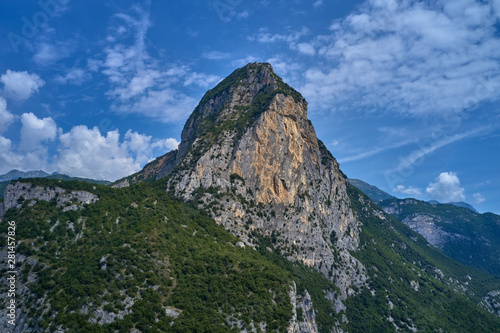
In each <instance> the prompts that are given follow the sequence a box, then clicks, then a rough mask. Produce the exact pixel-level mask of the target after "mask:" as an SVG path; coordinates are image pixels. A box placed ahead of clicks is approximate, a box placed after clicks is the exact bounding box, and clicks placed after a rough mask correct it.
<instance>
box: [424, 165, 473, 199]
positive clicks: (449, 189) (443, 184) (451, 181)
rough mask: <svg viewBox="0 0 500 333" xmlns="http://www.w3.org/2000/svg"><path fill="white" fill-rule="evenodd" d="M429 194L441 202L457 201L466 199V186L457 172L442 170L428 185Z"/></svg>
mask: <svg viewBox="0 0 500 333" xmlns="http://www.w3.org/2000/svg"><path fill="white" fill-rule="evenodd" d="M425 191H426V192H427V194H428V195H429V196H430V197H431V198H432V199H436V200H438V201H440V202H455V201H463V200H465V194H464V188H462V187H461V186H460V179H459V178H458V176H457V174H456V173H455V172H442V173H441V174H440V175H439V176H438V177H437V178H436V180H435V182H433V183H430V184H429V186H427V188H426V190H425Z"/></svg>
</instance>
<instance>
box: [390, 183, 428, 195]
mask: <svg viewBox="0 0 500 333" xmlns="http://www.w3.org/2000/svg"><path fill="white" fill-rule="evenodd" d="M394 191H395V192H400V193H403V194H408V195H411V196H412V197H418V196H421V195H422V190H421V189H420V188H418V187H413V186H408V187H405V186H404V185H398V186H397V187H396V188H395V189H394Z"/></svg>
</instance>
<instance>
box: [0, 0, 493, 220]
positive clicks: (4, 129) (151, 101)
mask: <svg viewBox="0 0 500 333" xmlns="http://www.w3.org/2000/svg"><path fill="white" fill-rule="evenodd" d="M499 28H500V0H491V1H473V0H455V1H423V2H419V1H407V0H402V1H392V0H369V1H352V2H349V3H346V2H341V1H326V0H323V1H322V0H318V1H300V0H296V1H269V0H267V1H266V0H264V1H242V0H215V1H182V2H181V1H178V2H175V3H174V2H172V1H170V2H167V1H126V0H124V1H113V0H110V1H106V0H103V1H85V2H83V1H73V0H71V1H69V0H41V1H26V0H23V1H8V2H7V1H3V2H2V3H1V4H0V173H5V172H7V171H9V170H11V169H14V168H16V169H20V170H33V169H43V170H45V171H47V172H54V171H57V172H60V173H65V174H69V175H72V176H82V177H91V178H98V179H108V180H115V179H117V178H120V177H123V176H126V175H128V174H131V173H133V172H135V171H138V170H140V169H141V168H142V166H143V165H144V164H145V163H147V162H148V161H150V160H151V159H153V158H154V157H157V156H160V155H162V154H164V153H165V152H167V151H168V150H171V149H174V148H175V147H176V145H177V144H178V141H179V140H180V131H181V130H182V127H183V125H184V122H185V121H186V119H187V117H188V116H189V114H190V113H191V111H192V110H193V109H194V107H195V106H196V104H197V102H198V101H199V100H200V98H201V97H202V96H203V94H204V92H205V91H206V90H208V89H209V88H211V87H213V86H214V85H215V84H217V82H219V81H220V80H221V79H222V78H224V77H225V76H227V75H228V74H230V73H231V72H232V71H233V70H234V69H236V68H238V67H241V66H243V65H245V64H246V63H248V62H254V61H261V62H263V61H266V62H270V63H271V64H272V65H273V67H274V69H275V71H276V73H277V74H278V75H280V76H281V77H283V78H284V80H285V81H286V82H288V83H289V84H290V85H291V86H293V87H294V88H296V89H297V90H299V91H300V92H301V93H302V94H303V95H304V97H305V98H306V99H307V100H308V103H309V118H310V119H311V120H312V122H313V124H314V125H315V128H316V131H317V135H318V137H319V138H320V139H321V140H322V141H324V142H325V144H326V145H327V146H328V148H329V149H330V150H331V152H332V153H333V155H334V156H335V157H336V158H337V160H338V161H339V162H340V165H341V168H342V170H343V171H344V172H345V173H346V174H347V175H348V176H349V177H352V178H359V179H362V180H364V181H367V182H369V183H371V184H374V185H376V186H378V187H380V188H381V189H383V190H385V191H387V192H389V193H391V194H393V195H396V196H398V197H416V198H419V199H424V200H429V199H437V200H439V201H442V202H448V201H466V202H469V203H471V204H473V205H474V206H475V207H476V208H477V209H478V210H479V211H482V212H483V211H492V212H495V213H500V204H499V203H500V174H499V169H500V168H499V167H500V154H499V151H500V121H499V120H500V119H499V118H500V112H499V106H500V102H499V100H500V52H499V50H500V30H499Z"/></svg>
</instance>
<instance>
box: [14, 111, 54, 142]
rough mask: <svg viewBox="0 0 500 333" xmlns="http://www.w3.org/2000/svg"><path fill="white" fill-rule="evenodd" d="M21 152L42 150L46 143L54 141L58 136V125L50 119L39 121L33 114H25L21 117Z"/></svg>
mask: <svg viewBox="0 0 500 333" xmlns="http://www.w3.org/2000/svg"><path fill="white" fill-rule="evenodd" d="M21 123H22V127H21V143H20V144H19V149H20V150H21V151H25V152H30V151H35V150H40V144H41V143H43V142H44V141H54V140H55V138H56V135H57V125H56V123H55V121H54V120H53V119H52V118H50V117H47V118H43V119H39V118H38V117H37V116H35V115H34V114H33V113H31V112H30V113H24V114H23V115H22V116H21Z"/></svg>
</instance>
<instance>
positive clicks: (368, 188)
mask: <svg viewBox="0 0 500 333" xmlns="http://www.w3.org/2000/svg"><path fill="white" fill-rule="evenodd" d="M348 181H349V183H351V185H353V186H354V187H356V188H358V189H359V190H361V192H363V193H364V194H366V195H367V196H368V197H369V198H370V199H371V200H372V201H373V202H375V203H377V202H380V201H382V200H387V199H392V198H395V196H393V195H390V194H389V193H387V192H384V191H382V190H381V189H379V188H378V187H376V186H373V185H370V184H368V183H367V182H364V181H362V180H360V179H353V178H348Z"/></svg>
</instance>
